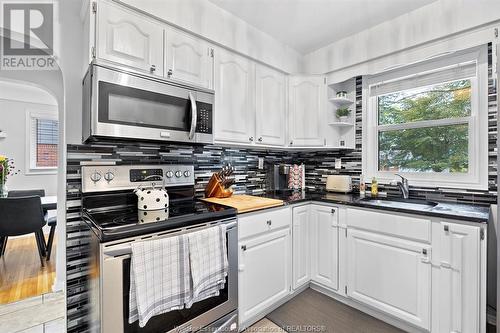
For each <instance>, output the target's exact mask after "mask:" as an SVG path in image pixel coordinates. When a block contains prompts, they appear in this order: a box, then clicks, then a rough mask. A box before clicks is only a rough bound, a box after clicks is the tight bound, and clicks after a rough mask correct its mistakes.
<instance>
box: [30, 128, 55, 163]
mask: <svg viewBox="0 0 500 333" xmlns="http://www.w3.org/2000/svg"><path fill="white" fill-rule="evenodd" d="M35 131H36V133H34V135H35V136H36V167H37V168H46V167H52V168H55V167H57V142H58V138H59V124H58V122H57V120H50V119H40V118H38V119H36V127H35Z"/></svg>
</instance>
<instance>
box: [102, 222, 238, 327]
mask: <svg viewBox="0 0 500 333" xmlns="http://www.w3.org/2000/svg"><path fill="white" fill-rule="evenodd" d="M190 231H193V229H191V230H190ZM184 232H185V231H184ZM179 233H182V232H179ZM179 233H173V234H170V235H178V234H179ZM165 237H168V236H165ZM226 240H227V249H228V262H229V271H228V276H227V277H226V284H225V288H224V289H223V290H221V292H220V295H219V296H217V297H212V298H209V299H206V300H203V301H201V302H197V303H194V304H193V306H192V307H191V308H190V309H182V310H176V311H170V312H167V313H164V314H161V315H158V316H155V317H153V318H151V319H150V320H149V321H148V323H147V325H146V326H145V327H143V328H141V327H139V322H138V321H136V322H135V323H132V324H129V323H128V313H129V290H130V244H123V243H122V244H117V245H116V246H110V247H109V248H108V249H106V247H105V246H104V249H103V258H102V272H101V273H102V277H101V279H102V280H101V281H102V282H101V286H102V288H101V315H100V317H101V333H115V332H125V333H129V332H137V333H146V332H150V333H153V332H154V333H161V332H182V333H187V332H195V331H197V330H200V329H201V328H204V327H209V326H213V325H214V323H217V322H219V321H220V320H221V319H223V318H224V317H227V318H230V319H231V318H232V319H231V326H232V327H231V330H229V331H228V332H233V330H234V332H237V325H236V324H233V322H235V323H237V320H234V318H233V317H235V314H234V311H235V310H237V307H238V271H237V267H238V231H237V224H236V222H235V221H232V222H230V223H229V224H228V225H227V238H226ZM127 248H128V249H127ZM127 252H128V253H127ZM229 314H231V315H230V316H228V315H229Z"/></svg>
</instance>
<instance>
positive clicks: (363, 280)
mask: <svg viewBox="0 0 500 333" xmlns="http://www.w3.org/2000/svg"><path fill="white" fill-rule="evenodd" d="M347 246H348V248H347V253H348V260H347V266H348V272H347V295H348V297H351V298H353V299H355V300H357V301H359V302H361V303H364V304H366V305H369V306H371V307H373V308H375V309H377V310H379V311H383V312H385V313H388V314H390V315H393V316H394V317H396V318H399V319H401V320H404V321H406V322H408V323H411V324H413V325H416V326H418V327H422V328H424V329H429V328H430V319H431V262H430V245H428V244H421V243H416V242H413V241H409V240H405V239H402V238H395V237H389V236H384V235H380V234H377V233H374V232H367V231H361V230H355V229H348V231H347Z"/></svg>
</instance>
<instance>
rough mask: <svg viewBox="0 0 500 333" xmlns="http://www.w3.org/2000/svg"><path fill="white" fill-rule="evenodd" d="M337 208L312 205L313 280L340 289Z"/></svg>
mask: <svg viewBox="0 0 500 333" xmlns="http://www.w3.org/2000/svg"><path fill="white" fill-rule="evenodd" d="M337 214H338V212H337V209H336V208H332V207H327V206H319V205H312V206H311V220H310V227H311V280H312V281H314V282H317V283H320V284H322V285H324V286H326V287H328V288H330V289H333V290H338V275H339V269H338V262H339V232H338V218H337Z"/></svg>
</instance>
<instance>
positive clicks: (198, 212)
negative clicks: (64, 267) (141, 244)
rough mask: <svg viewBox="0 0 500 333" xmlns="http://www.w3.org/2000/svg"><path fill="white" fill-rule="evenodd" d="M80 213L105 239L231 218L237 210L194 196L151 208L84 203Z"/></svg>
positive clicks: (100, 237)
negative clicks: (148, 209)
mask: <svg viewBox="0 0 500 333" xmlns="http://www.w3.org/2000/svg"><path fill="white" fill-rule="evenodd" d="M84 203H85V201H84ZM82 215H83V219H84V221H85V222H86V223H87V224H88V225H89V226H90V228H91V229H92V230H93V231H94V233H95V234H96V235H97V236H98V238H99V239H100V240H101V241H103V242H104V241H109V240H116V239H120V238H127V237H134V236H138V235H142V234H146V233H153V232H159V231H163V230H169V229H175V228H180V227H185V226H190V225H195V224H199V223H205V222H210V221H216V220H220V219H224V218H230V217H234V216H236V210H235V209H234V208H231V207H226V206H221V205H217V204H211V203H206V202H203V201H198V200H194V199H193V200H188V201H182V202H174V203H170V207H169V208H166V209H161V210H150V211H140V210H138V209H137V206H135V205H120V206H108V207H102V206H101V207H88V206H87V207H85V204H84V207H83V209H82Z"/></svg>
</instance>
